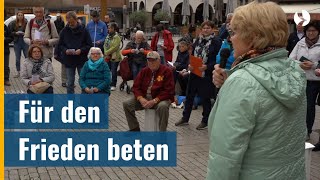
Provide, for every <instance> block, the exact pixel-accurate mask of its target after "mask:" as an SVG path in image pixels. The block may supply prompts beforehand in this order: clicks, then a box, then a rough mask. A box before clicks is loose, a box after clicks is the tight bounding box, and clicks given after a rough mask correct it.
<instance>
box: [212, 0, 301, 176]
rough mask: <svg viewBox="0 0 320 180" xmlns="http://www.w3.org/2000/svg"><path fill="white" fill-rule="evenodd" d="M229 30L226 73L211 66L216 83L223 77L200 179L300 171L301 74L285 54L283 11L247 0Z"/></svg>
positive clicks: (299, 173) (285, 17) (284, 20)
mask: <svg viewBox="0 0 320 180" xmlns="http://www.w3.org/2000/svg"><path fill="white" fill-rule="evenodd" d="M266 17H268V18H266ZM229 33H230V35H231V41H232V45H233V48H234V57H235V58H236V59H235V61H234V63H233V65H232V68H231V70H230V71H229V73H228V74H227V73H226V72H225V71H222V70H221V69H220V68H219V65H215V72H214V73H213V74H214V82H215V84H216V85H218V86H219V85H221V83H220V84H219V83H217V82H221V79H225V78H226V77H227V79H226V80H225V81H224V83H223V86H222V87H221V89H220V91H219V94H218V97H217V101H216V102H215V105H214V107H213V109H212V110H211V113H210V116H209V135H210V149H209V162H208V173H207V179H208V180H211V179H219V180H242V179H243V180H256V179H295V180H302V179H306V172H305V135H306V131H305V129H306V128H305V122H304V118H305V113H306V93H305V88H306V77H305V73H304V72H303V70H302V69H301V68H300V67H299V64H298V63H297V62H296V61H293V60H292V59H290V58H288V57H287V56H288V52H287V50H286V49H285V48H286V43H287V39H288V36H289V33H288V23H287V16H286V14H285V13H284V11H283V10H282V9H281V7H280V6H279V5H277V4H276V3H273V2H266V3H257V2H253V3H249V4H247V5H245V6H240V7H238V8H237V9H236V10H235V12H234V15H233V17H232V20H231V24H230V32H229ZM216 71H218V73H217V72H216ZM223 72H224V73H223ZM217 79H218V80H217ZM219 87H220V86H219Z"/></svg>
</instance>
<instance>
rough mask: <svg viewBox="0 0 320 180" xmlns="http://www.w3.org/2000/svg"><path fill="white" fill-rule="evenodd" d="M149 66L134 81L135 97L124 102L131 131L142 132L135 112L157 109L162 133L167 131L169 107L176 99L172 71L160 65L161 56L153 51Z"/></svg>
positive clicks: (148, 57)
mask: <svg viewBox="0 0 320 180" xmlns="http://www.w3.org/2000/svg"><path fill="white" fill-rule="evenodd" d="M147 62H148V66H147V67H145V68H143V69H142V70H141V71H140V73H139V74H138V76H137V77H136V79H135V80H134V83H133V87H132V91H133V94H134V97H132V98H131V99H129V100H127V101H125V102H123V109H124V112H125V114H126V118H127V121H128V125H129V128H130V131H140V127H139V122H138V120H137V118H136V116H135V111H138V110H143V109H155V110H156V113H157V114H158V115H159V118H160V121H159V127H160V131H166V130H167V125H168V119H169V106H170V104H171V102H173V99H174V80H173V73H172V70H171V69H170V68H169V67H167V66H165V65H162V64H160V55H159V54H158V53H157V52H155V51H151V52H149V53H148V54H147Z"/></svg>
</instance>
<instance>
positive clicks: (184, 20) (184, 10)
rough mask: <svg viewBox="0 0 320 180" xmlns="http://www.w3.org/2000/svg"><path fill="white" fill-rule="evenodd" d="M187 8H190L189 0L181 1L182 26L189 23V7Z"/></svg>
mask: <svg viewBox="0 0 320 180" xmlns="http://www.w3.org/2000/svg"><path fill="white" fill-rule="evenodd" d="M189 6H190V5H189V0H183V3H182V12H181V15H182V16H183V18H182V24H186V23H189V16H190V7H189Z"/></svg>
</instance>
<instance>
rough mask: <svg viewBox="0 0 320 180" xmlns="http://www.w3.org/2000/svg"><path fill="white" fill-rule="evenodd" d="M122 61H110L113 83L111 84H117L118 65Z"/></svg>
mask: <svg viewBox="0 0 320 180" xmlns="http://www.w3.org/2000/svg"><path fill="white" fill-rule="evenodd" d="M119 63H120V62H111V61H109V62H108V65H109V68H110V70H111V84H110V86H114V87H116V85H117V77H118V72H117V71H118V65H119Z"/></svg>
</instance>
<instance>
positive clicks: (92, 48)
mask: <svg viewBox="0 0 320 180" xmlns="http://www.w3.org/2000/svg"><path fill="white" fill-rule="evenodd" d="M92 51H98V52H99V54H100V58H101V57H103V53H102V51H101V49H100V48H98V47H91V48H90V50H89V53H88V59H90V57H91V53H92Z"/></svg>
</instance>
